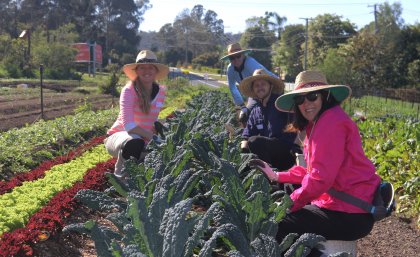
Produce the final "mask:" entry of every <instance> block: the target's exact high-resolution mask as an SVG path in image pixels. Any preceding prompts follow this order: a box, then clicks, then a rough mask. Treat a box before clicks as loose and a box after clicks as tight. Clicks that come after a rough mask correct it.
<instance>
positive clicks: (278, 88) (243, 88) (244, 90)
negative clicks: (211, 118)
mask: <svg viewBox="0 0 420 257" xmlns="http://www.w3.org/2000/svg"><path fill="white" fill-rule="evenodd" d="M258 79H264V80H267V81H268V82H270V84H271V85H273V88H272V89H271V92H272V93H275V94H283V92H284V83H283V81H282V80H281V79H278V78H274V77H272V76H270V75H268V73H267V72H266V71H265V70H264V69H256V70H255V71H254V73H253V74H252V76H251V77H248V78H246V79H244V80H242V81H241V83H239V87H238V88H239V91H240V92H241V94H242V95H244V96H247V97H252V98H256V97H257V96H256V95H255V93H254V92H253V91H252V84H253V83H254V81H256V80H258Z"/></svg>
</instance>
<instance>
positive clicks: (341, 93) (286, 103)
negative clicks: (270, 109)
mask: <svg viewBox="0 0 420 257" xmlns="http://www.w3.org/2000/svg"><path fill="white" fill-rule="evenodd" d="M318 90H327V91H330V92H331V94H332V95H333V96H334V98H335V99H336V100H337V101H338V102H340V103H341V102H343V101H344V100H346V99H347V98H348V97H350V95H351V88H350V87H348V86H345V85H320V86H315V87H309V88H302V89H298V90H293V91H291V92H289V93H286V94H284V95H281V96H279V97H278V98H277V99H276V102H275V105H276V108H277V109H278V110H279V111H282V112H294V111H293V106H294V104H295V100H294V97H295V96H296V95H299V94H303V93H308V92H313V91H318Z"/></svg>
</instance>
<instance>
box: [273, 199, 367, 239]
mask: <svg viewBox="0 0 420 257" xmlns="http://www.w3.org/2000/svg"><path fill="white" fill-rule="evenodd" d="M373 223H374V220H373V217H372V215H371V214H369V213H360V214H359V213H345V212H340V211H331V210H327V209H323V208H319V207H318V206H315V205H306V206H305V207H304V208H302V209H300V210H299V211H296V212H293V213H289V214H287V215H286V217H284V218H283V219H282V220H281V221H280V223H279V226H278V228H279V229H278V231H277V236H276V239H277V241H278V242H279V243H281V241H282V240H283V238H284V237H285V236H286V235H288V234H289V233H297V234H299V235H301V234H303V233H314V234H317V235H321V236H323V237H325V239H326V240H343V241H354V240H357V239H360V238H362V237H365V236H367V235H368V234H369V233H370V231H371V230H372V228H373Z"/></svg>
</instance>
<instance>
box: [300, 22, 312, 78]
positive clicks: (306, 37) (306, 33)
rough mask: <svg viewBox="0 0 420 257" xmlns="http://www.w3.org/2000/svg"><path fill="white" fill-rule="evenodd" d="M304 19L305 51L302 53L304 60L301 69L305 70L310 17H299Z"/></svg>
mask: <svg viewBox="0 0 420 257" xmlns="http://www.w3.org/2000/svg"><path fill="white" fill-rule="evenodd" d="M299 19H302V20H305V21H306V29H305V31H306V32H305V53H304V62H303V70H306V67H307V63H308V61H307V60H308V20H310V19H311V18H299Z"/></svg>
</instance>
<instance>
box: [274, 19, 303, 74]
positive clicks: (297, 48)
mask: <svg viewBox="0 0 420 257" xmlns="http://www.w3.org/2000/svg"><path fill="white" fill-rule="evenodd" d="M304 34H305V28H304V27H303V25H301V24H296V25H289V26H286V27H284V31H283V33H282V37H281V39H280V41H278V42H276V43H275V44H274V45H273V52H274V53H273V64H274V66H276V67H280V68H281V70H282V72H283V73H284V74H286V80H288V81H293V80H294V78H295V77H296V76H297V74H299V72H301V71H302V70H303V66H302V61H301V60H302V58H303V49H302V47H301V45H302V43H303V42H304V41H305V37H304Z"/></svg>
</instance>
